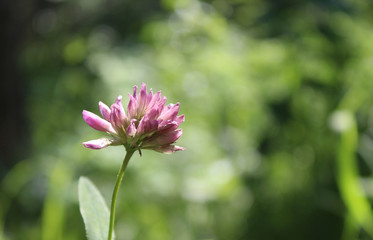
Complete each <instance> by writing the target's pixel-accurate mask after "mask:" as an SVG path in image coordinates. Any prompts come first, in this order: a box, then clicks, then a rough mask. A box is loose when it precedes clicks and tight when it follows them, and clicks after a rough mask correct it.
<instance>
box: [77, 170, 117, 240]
mask: <svg viewBox="0 0 373 240" xmlns="http://www.w3.org/2000/svg"><path fill="white" fill-rule="evenodd" d="M79 206H80V213H81V214H82V216H83V220H84V224H85V228H86V232H87V237H88V240H105V239H107V235H108V229H109V216H110V215H109V209H108V207H107V206H106V204H105V200H104V199H103V197H102V195H101V193H100V192H99V190H98V189H97V188H96V187H95V185H93V183H92V182H91V181H90V180H89V179H88V178H86V177H80V179H79ZM113 235H114V234H113ZM113 238H114V237H113Z"/></svg>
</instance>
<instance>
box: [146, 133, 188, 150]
mask: <svg viewBox="0 0 373 240" xmlns="http://www.w3.org/2000/svg"><path fill="white" fill-rule="evenodd" d="M182 134H183V130H182V129H177V130H175V131H172V132H165V133H163V134H156V135H155V136H152V137H151V138H149V139H148V140H145V141H144V142H143V146H145V147H146V146H164V145H168V144H171V143H174V142H175V141H176V140H177V139H179V137H180V136H181V135H182Z"/></svg>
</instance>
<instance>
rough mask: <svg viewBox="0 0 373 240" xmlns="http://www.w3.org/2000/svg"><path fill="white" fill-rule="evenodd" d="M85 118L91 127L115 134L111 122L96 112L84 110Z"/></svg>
mask: <svg viewBox="0 0 373 240" xmlns="http://www.w3.org/2000/svg"><path fill="white" fill-rule="evenodd" d="M83 118H84V121H85V122H86V123H87V124H88V125H89V126H90V127H92V128H94V129H96V130H98V131H101V132H110V133H113V134H115V130H114V129H113V127H112V126H111V124H110V123H109V122H108V121H106V120H104V119H102V118H100V117H99V116H97V115H96V114H94V113H92V112H89V111H86V110H83Z"/></svg>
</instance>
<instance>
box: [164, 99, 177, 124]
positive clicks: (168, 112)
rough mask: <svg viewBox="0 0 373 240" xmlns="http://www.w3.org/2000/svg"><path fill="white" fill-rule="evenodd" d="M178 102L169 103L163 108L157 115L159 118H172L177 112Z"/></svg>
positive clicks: (166, 119)
mask: <svg viewBox="0 0 373 240" xmlns="http://www.w3.org/2000/svg"><path fill="white" fill-rule="evenodd" d="M179 107H180V104H179V103H176V104H169V105H167V107H166V108H165V109H163V111H162V113H161V114H160V115H159V119H161V120H163V122H165V121H168V120H174V119H175V118H176V116H177V114H178V113H179Z"/></svg>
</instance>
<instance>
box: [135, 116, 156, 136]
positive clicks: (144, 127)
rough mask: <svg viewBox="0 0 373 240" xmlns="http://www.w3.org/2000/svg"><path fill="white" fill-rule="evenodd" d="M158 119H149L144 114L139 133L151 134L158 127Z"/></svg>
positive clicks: (138, 128) (138, 129)
mask: <svg viewBox="0 0 373 240" xmlns="http://www.w3.org/2000/svg"><path fill="white" fill-rule="evenodd" d="M158 124H159V123H158V120H149V118H148V117H147V116H144V117H143V118H142V119H141V120H140V123H139V126H138V127H137V134H138V135H142V134H149V133H152V132H154V131H156V130H157V129H158Z"/></svg>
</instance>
